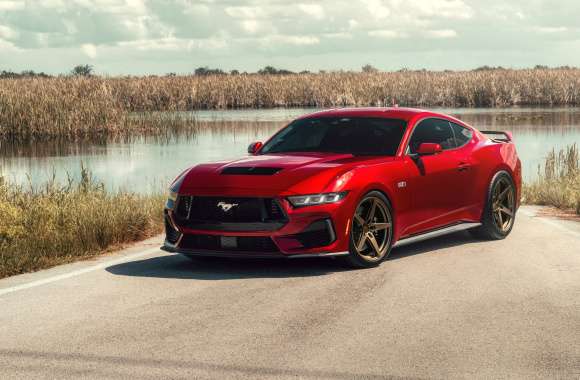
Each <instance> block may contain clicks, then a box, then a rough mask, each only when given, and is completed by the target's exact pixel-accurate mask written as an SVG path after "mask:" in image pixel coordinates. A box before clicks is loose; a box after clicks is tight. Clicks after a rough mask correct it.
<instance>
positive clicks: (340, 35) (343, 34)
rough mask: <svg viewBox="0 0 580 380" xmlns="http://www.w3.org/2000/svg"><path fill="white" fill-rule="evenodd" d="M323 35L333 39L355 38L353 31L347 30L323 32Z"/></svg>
mask: <svg viewBox="0 0 580 380" xmlns="http://www.w3.org/2000/svg"><path fill="white" fill-rule="evenodd" d="M322 36H323V37H324V38H331V39H341V40H347V39H348V40H350V39H352V38H353V36H352V34H351V33H347V32H336V33H323V34H322Z"/></svg>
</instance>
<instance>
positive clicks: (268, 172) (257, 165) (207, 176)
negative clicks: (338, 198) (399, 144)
mask: <svg viewBox="0 0 580 380" xmlns="http://www.w3.org/2000/svg"><path fill="white" fill-rule="evenodd" d="M390 159H391V160H392V158H388V157H381V158H380V160H381V162H384V161H385V160H390ZM376 161H377V157H374V158H373V157H360V156H359V157H356V156H353V155H351V154H336V153H301V154H280V155H278V154H265V155H258V156H250V157H245V158H241V159H237V160H233V161H224V162H214V163H209V164H201V165H197V166H194V167H193V168H191V169H189V170H188V172H187V174H185V177H184V180H183V183H182V185H181V188H180V190H179V192H180V193H184V194H204V193H207V194H212V195H213V194H218V193H219V194H221V195H225V194H228V193H231V192H233V191H235V193H236V194H238V195H243V194H247V195H252V196H259V195H260V194H271V193H272V192H276V193H288V194H291V193H297V194H299V193H304V192H317V191H326V190H329V191H336V189H334V188H329V187H332V186H333V184H334V183H335V182H336V180H337V179H339V177H340V176H342V175H344V174H345V173H347V172H349V171H351V170H352V169H354V168H356V167H358V166H361V165H368V164H371V163H372V162H376Z"/></svg>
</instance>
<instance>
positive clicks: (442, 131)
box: [409, 119, 456, 153]
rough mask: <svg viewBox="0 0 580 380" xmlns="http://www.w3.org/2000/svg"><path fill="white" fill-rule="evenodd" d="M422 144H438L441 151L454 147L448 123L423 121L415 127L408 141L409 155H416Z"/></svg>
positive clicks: (430, 120)
mask: <svg viewBox="0 0 580 380" xmlns="http://www.w3.org/2000/svg"><path fill="white" fill-rule="evenodd" d="M422 143H435V144H439V145H441V148H442V149H443V150H446V149H453V148H455V147H456V145H455V138H454V136H453V131H452V130H451V126H450V125H449V122H448V121H447V120H441V119H425V120H423V121H422V122H420V123H419V125H417V126H416V127H415V130H414V131H413V135H412V136H411V141H409V151H410V153H417V150H418V149H419V145H421V144H422Z"/></svg>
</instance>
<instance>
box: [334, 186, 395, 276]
mask: <svg viewBox="0 0 580 380" xmlns="http://www.w3.org/2000/svg"><path fill="white" fill-rule="evenodd" d="M393 221H394V219H393V211H392V207H391V204H390V203H389V200H388V199H387V198H386V197H385V196H384V195H383V194H382V193H381V192H378V191H371V192H369V193H367V194H365V195H364V196H363V197H362V198H361V200H360V201H359V202H358V204H357V207H356V208H355V210H354V214H353V217H352V223H351V228H350V234H349V254H348V255H347V256H344V257H342V258H341V259H342V261H343V262H344V263H345V264H346V265H348V266H349V267H351V268H372V267H376V266H378V265H379V264H380V263H381V262H382V261H383V260H385V259H386V258H387V257H388V256H389V253H390V251H391V248H392V244H393V226H394V222H393Z"/></svg>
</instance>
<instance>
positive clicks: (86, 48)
mask: <svg viewBox="0 0 580 380" xmlns="http://www.w3.org/2000/svg"><path fill="white" fill-rule="evenodd" d="M81 50H82V51H83V53H85V55H86V56H87V57H89V58H91V59H95V58H96V57H97V47H96V46H95V45H93V44H82V45H81Z"/></svg>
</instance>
